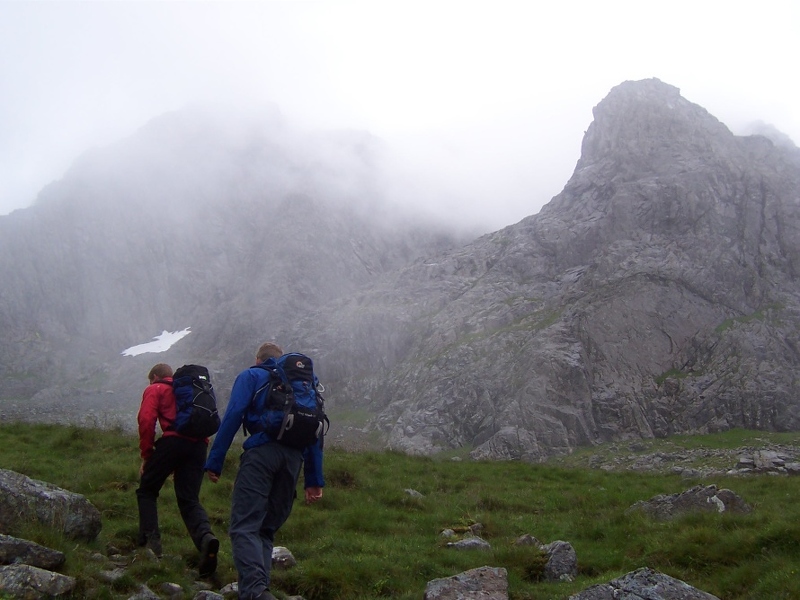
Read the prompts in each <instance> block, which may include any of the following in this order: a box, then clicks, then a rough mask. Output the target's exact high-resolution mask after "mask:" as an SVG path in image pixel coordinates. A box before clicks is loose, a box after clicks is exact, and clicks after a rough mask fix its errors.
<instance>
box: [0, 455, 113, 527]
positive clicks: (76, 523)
mask: <svg viewBox="0 0 800 600" xmlns="http://www.w3.org/2000/svg"><path fill="white" fill-rule="evenodd" d="M37 521H38V522H39V523H42V524H43V525H47V526H48V527H53V528H55V529H57V530H59V531H61V532H63V533H64V535H66V536H67V537H69V538H73V539H80V540H86V541H92V540H94V539H95V538H96V537H97V534H99V533H100V529H101V528H102V523H101V521H100V511H98V510H97V508H95V506H94V505H93V504H92V503H91V502H89V501H88V500H87V499H86V497H84V496H82V495H80V494H76V493H74V492H69V491H67V490H64V489H61V488H59V487H56V486H54V485H52V484H50V483H46V482H44V481H38V480H36V479H30V478H29V477H26V476H25V475H22V474H20V473H16V472H14V471H9V470H6V469H0V533H13V532H14V531H15V530H16V529H17V528H18V527H19V525H20V524H21V523H23V522H37Z"/></svg>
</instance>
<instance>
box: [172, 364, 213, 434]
mask: <svg viewBox="0 0 800 600" xmlns="http://www.w3.org/2000/svg"><path fill="white" fill-rule="evenodd" d="M172 391H173V392H174V393H175V404H176V405H177V415H176V416H175V422H174V423H173V424H172V425H171V426H170V427H169V429H170V430H172V431H177V432H178V433H180V434H181V435H185V436H187V437H193V438H205V437H208V436H210V435H214V434H215V433H217V430H218V429H219V412H217V397H216V395H215V394H214V388H213V387H212V385H211V376H210V375H209V373H208V369H206V368H205V367H202V366H200V365H183V366H182V367H180V368H179V369H178V370H177V371H175V374H174V375H173V377H172Z"/></svg>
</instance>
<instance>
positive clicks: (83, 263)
mask: <svg viewBox="0 0 800 600" xmlns="http://www.w3.org/2000/svg"><path fill="white" fill-rule="evenodd" d="M163 119H164V120H163V121H159V122H158V123H155V124H153V125H152V126H151V127H150V128H148V129H147V132H146V135H145V134H144V133H143V134H142V136H141V138H140V139H137V140H135V143H136V144H140V146H136V151H135V152H134V151H132V150H131V148H132V147H133V146H132V145H131V144H133V143H134V141H127V142H124V143H121V145H120V147H119V148H117V149H115V150H114V151H113V152H109V153H108V154H107V155H104V156H102V157H93V156H87V157H85V159H84V160H83V162H82V163H81V167H80V169H79V170H76V172H74V173H72V174H71V175H70V176H68V177H67V178H65V180H64V181H62V182H59V183H57V184H54V185H53V186H51V188H49V189H47V190H45V192H43V195H44V196H45V201H40V202H39V203H38V204H37V206H35V207H34V208H33V209H29V210H27V211H17V212H16V213H13V214H12V215H10V216H8V217H0V230H2V236H1V237H0V244H1V245H2V254H0V256H2V261H0V275H2V277H3V281H4V282H12V285H11V286H10V287H9V286H5V287H4V289H3V291H2V292H1V293H0V327H2V331H3V333H4V335H3V336H2V339H3V341H2V342H1V343H2V353H3V356H4V361H3V364H2V365H1V366H0V370H2V375H3V379H4V381H7V382H10V383H9V385H8V386H7V389H6V391H5V392H4V394H5V398H6V402H7V401H8V399H9V398H10V399H13V400H15V401H16V402H17V404H18V405H21V406H26V407H28V406H35V407H37V410H47V407H52V406H55V405H59V404H60V405H64V404H65V402H66V401H67V400H69V402H72V406H73V409H74V410H76V411H82V410H85V407H86V406H89V405H90V406H92V408H93V410H97V411H100V410H102V409H103V408H104V407H105V408H113V410H115V411H116V414H118V415H119V414H123V415H125V414H133V413H135V410H136V407H137V405H138V397H139V394H140V392H141V387H142V385H143V383H144V375H143V373H146V371H147V368H149V365H150V363H152V362H154V357H153V355H142V356H138V357H121V356H120V355H119V352H120V351H121V350H122V349H124V348H125V347H127V346H128V345H132V344H133V343H138V342H141V341H144V339H146V337H147V336H148V335H154V334H156V333H158V332H159V331H161V329H162V328H169V327H172V328H174V329H183V328H185V327H187V326H191V328H192V333H191V334H190V335H188V336H187V337H186V338H184V339H183V340H181V342H180V343H178V344H176V345H175V346H174V347H173V348H171V349H170V350H169V351H167V352H166V353H164V354H163V355H158V361H162V360H163V361H165V362H170V363H175V365H176V366H178V364H177V363H181V364H183V363H186V362H197V363H203V364H207V365H209V367H210V368H211V370H212V374H213V375H212V376H213V377H215V378H216V381H217V382H218V384H219V388H220V390H221V391H222V393H221V394H220V396H221V397H222V398H223V401H224V400H225V399H227V396H226V394H225V393H224V391H225V389H226V386H229V385H230V383H231V382H232V379H233V377H234V375H235V373H237V372H238V371H239V370H241V369H242V368H244V367H246V366H248V365H249V361H251V360H252V358H251V356H252V353H253V351H254V349H255V348H256V346H257V344H258V343H259V342H260V341H262V338H263V339H267V338H271V339H276V340H277V341H279V342H280V343H282V344H283V345H284V347H286V348H289V349H292V350H303V351H305V352H308V353H310V354H312V355H313V356H314V358H315V364H316V365H318V367H319V369H320V376H321V377H322V380H323V382H324V383H325V384H326V387H327V389H328V393H327V394H326V397H327V398H328V399H329V404H330V408H331V409H332V413H333V414H334V421H335V414H336V411H340V413H344V412H349V413H350V414H365V415H369V421H368V422H367V423H366V424H362V425H361V426H360V428H361V429H362V430H364V431H372V432H374V433H375V434H377V435H378V436H379V437H382V438H383V439H384V440H385V442H386V444H387V445H388V446H390V447H392V448H395V449H399V450H403V451H406V452H411V453H422V454H428V453H434V452H437V451H441V450H447V449H452V448H463V447H467V448H470V449H471V450H472V456H473V457H475V458H503V459H522V460H529V461H539V460H543V459H545V458H546V457H548V456H551V455H554V454H565V453H569V452H571V451H572V450H574V449H575V448H577V447H578V446H581V445H587V444H594V443H598V442H605V441H610V440H618V439H637V438H648V437H654V436H665V435H669V434H674V433H681V432H693V433H697V432H711V431H722V430H725V429H729V428H733V427H747V428H752V429H766V430H795V429H798V428H800V393H798V392H799V391H800V390H798V383H797V382H796V378H795V377H794V373H795V371H796V370H797V369H798V366H800V364H798V363H800V353H798V346H797V343H796V340H797V339H798V335H797V334H798V328H799V324H800V321H798V316H800V287H798V268H799V267H800V262H798V261H800V151H798V149H797V148H796V147H794V146H793V145H791V144H780V145H776V144H774V143H773V142H772V141H770V140H769V139H767V138H766V137H762V136H749V137H737V136H734V135H733V134H732V133H731V132H730V131H729V130H728V129H727V128H726V127H725V126H724V125H723V124H722V123H720V122H719V121H718V120H717V119H715V118H714V117H713V116H712V115H710V114H709V113H708V112H707V111H705V110H704V109H703V108H701V107H700V106H697V105H695V104H692V103H691V102H689V101H688V100H686V99H684V98H683V97H682V96H681V95H680V92H679V90H678V89H677V88H675V87H673V86H670V85H667V84H665V83H663V82H661V81H659V80H657V79H650V80H644V81H634V82H625V83H623V84H621V85H619V86H617V87H615V88H614V89H612V90H611V91H610V93H609V94H608V96H607V97H606V98H605V99H603V100H602V101H601V102H600V103H599V104H598V105H597V106H596V107H595V109H594V120H593V122H592V124H591V125H590V126H589V128H588V131H587V132H586V135H585V138H584V140H583V145H582V152H581V157H580V160H579V161H578V163H577V165H576V168H575V172H574V174H573V175H572V177H571V178H570V180H569V181H568V182H567V184H566V186H565V187H564V190H563V191H562V192H561V193H560V194H559V195H557V196H556V197H554V198H553V199H552V200H551V201H550V202H549V203H548V204H547V205H546V206H545V207H544V208H543V209H542V210H541V211H540V212H539V213H538V214H536V215H532V216H529V217H527V218H525V219H523V220H522V221H520V222H519V223H517V224H515V225H511V226H509V227H506V228H505V229H502V230H500V231H497V232H494V233H491V234H488V235H484V236H482V237H480V238H478V239H475V240H473V241H471V242H470V243H468V244H466V245H464V244H463V243H459V242H458V241H457V239H456V238H455V236H453V235H449V234H448V233H447V232H446V231H445V230H444V229H443V228H441V227H434V226H430V225H425V226H422V225H421V224H419V223H416V222H414V221H413V220H411V219H410V218H405V217H404V218H384V219H381V220H377V221H376V220H374V219H372V218H368V217H369V216H370V215H374V214H375V213H377V212H384V211H385V210H388V207H386V206H384V205H383V204H381V199H380V197H379V195H378V194H377V193H376V188H375V185H374V182H375V180H376V177H377V176H378V172H379V171H378V167H377V165H378V164H379V160H378V157H379V155H380V147H379V144H378V143H377V142H376V141H375V140H372V139H371V138H369V137H368V136H362V135H358V134H352V133H349V134H346V135H342V134H337V135H325V136H321V137H317V138H315V139H314V140H313V142H311V141H310V140H309V139H307V138H305V137H303V136H300V135H299V134H297V133H296V132H292V131H290V130H289V129H287V127H286V126H285V125H284V124H282V123H281V122H280V120H279V119H277V118H276V117H274V115H273V116H272V117H271V118H270V119H268V120H267V121H266V122H265V123H263V124H262V126H261V128H260V129H255V130H253V129H251V128H244V130H245V131H246V132H247V135H243V136H237V137H235V138H231V136H230V135H227V136H221V134H220V133H219V131H218V130H216V129H215V128H214V127H212V126H210V125H208V123H207V122H206V121H203V120H202V119H201V120H197V119H192V118H189V117H187V116H185V115H182V116H181V118H180V119H178V120H175V117H174V116H173V117H172V118H170V117H164V118H163ZM187 119H188V120H187ZM164 131H168V132H169V136H170V143H169V144H167V143H165V142H164V140H163V138H160V137H159V135H163V133H162V132H164ZM172 138H177V139H172ZM158 139H162V141H161V142H158V141H157V140H158ZM153 140H156V141H155V142H154V141H153ZM331 157H336V160H335V161H333V160H332V158H331ZM101 158H102V162H103V169H98V168H94V165H97V164H98V161H99V160H100V159H101ZM531 168H533V169H535V168H536V165H531ZM115 169H116V170H115ZM99 173H100V174H102V176H101V175H100V174H99ZM123 175H124V176H123ZM89 199H90V200H91V202H89V201H88V200H89ZM87 207H89V208H87ZM153 211H156V215H155V217H154V216H153ZM393 214H394V215H397V214H399V213H396V212H395V213H393ZM167 217H169V218H168V219H167ZM165 221H167V222H168V223H170V225H169V226H165V224H164V222H165ZM176 221H177V222H179V223H180V224H181V227H180V228H179V229H178V232H177V233H171V232H170V229H174V228H175V223H176ZM12 256H14V257H19V256H22V257H23V258H22V259H18V258H15V259H12V258H11V257H12ZM298 274H299V275H298ZM6 357H7V359H5V358H6ZM39 374H44V375H42V376H39ZM9 390H10V391H9ZM65 390H66V391H65ZM109 392H113V394H110V393H109ZM28 398H31V399H30V400H28ZM66 403H68V402H66ZM340 423H341V421H340ZM332 431H333V432H334V433H335V434H336V435H337V436H338V437H340V438H341V437H345V438H346V435H347V433H346V431H344V428H342V429H341V430H340V431H339V432H338V433H336V425H335V424H334V428H333V429H332Z"/></svg>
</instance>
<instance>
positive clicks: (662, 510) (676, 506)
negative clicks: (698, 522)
mask: <svg viewBox="0 0 800 600" xmlns="http://www.w3.org/2000/svg"><path fill="white" fill-rule="evenodd" d="M629 510H642V511H644V512H645V513H647V514H648V515H650V516H651V517H653V518H656V519H659V520H669V519H673V518H675V517H677V516H679V515H682V514H686V513H691V512H718V513H722V512H732V513H738V514H747V513H749V512H750V511H751V510H752V509H751V507H750V505H748V504H747V503H746V502H745V501H744V500H742V498H741V497H739V496H738V495H737V494H735V493H734V492H732V491H731V490H727V489H721V490H720V489H717V486H716V485H708V486H705V487H704V486H701V485H698V486H695V487H693V488H691V489H689V490H686V491H685V492H681V493H679V494H669V495H659V496H655V497H653V498H651V499H650V500H647V501H641V502H637V503H636V504H634V505H633V506H631V508H630V509H629Z"/></svg>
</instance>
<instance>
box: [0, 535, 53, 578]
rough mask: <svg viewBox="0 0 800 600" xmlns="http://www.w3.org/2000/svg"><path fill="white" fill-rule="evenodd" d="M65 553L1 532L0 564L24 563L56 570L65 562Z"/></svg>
mask: <svg viewBox="0 0 800 600" xmlns="http://www.w3.org/2000/svg"><path fill="white" fill-rule="evenodd" d="M64 560H65V557H64V553H63V552H59V551H58V550H52V549H50V548H45V547H44V546H40V545H39V544H37V543H35V542H31V541H28V540H21V539H19V538H15V537H11V536H9V535H2V534H0V564H2V565H9V564H11V563H23V564H26V565H30V566H32V567H38V568H40V569H47V570H48V571H54V570H56V569H58V568H59V567H60V566H61V565H63V564H64Z"/></svg>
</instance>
